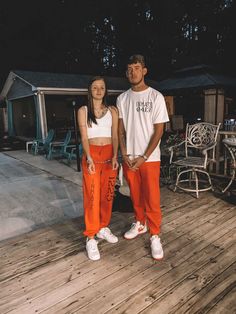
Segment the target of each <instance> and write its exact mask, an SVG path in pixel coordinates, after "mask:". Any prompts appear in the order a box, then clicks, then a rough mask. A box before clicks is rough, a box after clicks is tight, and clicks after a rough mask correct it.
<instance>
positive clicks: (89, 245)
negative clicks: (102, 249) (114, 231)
mask: <svg viewBox="0 0 236 314" xmlns="http://www.w3.org/2000/svg"><path fill="white" fill-rule="evenodd" d="M86 250H87V254H88V258H89V259H91V260H92V261H97V260H99V259H100V253H99V250H98V244H97V241H96V240H95V239H89V238H87V240H86Z"/></svg>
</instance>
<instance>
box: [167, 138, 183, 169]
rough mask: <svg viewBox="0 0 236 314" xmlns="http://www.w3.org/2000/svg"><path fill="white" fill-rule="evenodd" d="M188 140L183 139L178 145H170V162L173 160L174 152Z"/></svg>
mask: <svg viewBox="0 0 236 314" xmlns="http://www.w3.org/2000/svg"><path fill="white" fill-rule="evenodd" d="M185 142H186V141H182V142H180V143H178V144H176V145H172V146H170V147H168V151H169V152H170V164H171V163H172V160H173V156H174V152H175V151H176V150H177V149H178V148H179V147H180V146H182V145H183V144H185Z"/></svg>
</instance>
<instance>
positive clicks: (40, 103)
mask: <svg viewBox="0 0 236 314" xmlns="http://www.w3.org/2000/svg"><path fill="white" fill-rule="evenodd" d="M37 98H38V106H39V116H40V126H41V132H42V138H43V139H45V138H46V136H47V118H46V110H45V99H44V94H43V93H38V94H37Z"/></svg>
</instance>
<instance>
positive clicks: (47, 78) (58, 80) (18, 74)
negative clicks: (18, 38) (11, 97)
mask: <svg viewBox="0 0 236 314" xmlns="http://www.w3.org/2000/svg"><path fill="white" fill-rule="evenodd" d="M93 76H94V75H81V74H67V73H50V72H33V71H22V70H14V71H11V72H10V73H9V75H8V78H7V80H6V82H5V85H4V87H3V89H2V92H1V94H0V96H1V97H2V98H5V97H7V95H8V93H9V91H10V89H11V88H12V85H13V84H14V81H16V80H18V81H19V80H20V81H21V84H22V83H24V84H25V86H28V88H27V89H28V90H29V91H28V92H27V95H30V94H32V95H33V94H34V93H35V92H36V91H39V90H41V91H47V92H49V91H56V90H57V91H61V92H63V91H67V92H68V91H71V92H86V91H87V87H88V83H89V80H90V79H91V78H92V77H93ZM105 79H106V82H107V87H108V92H110V93H120V92H122V91H124V90H127V89H128V88H129V87H130V85H129V83H128V81H127V79H126V78H121V77H111V76H105ZM147 83H148V84H149V85H150V86H152V87H154V88H157V86H158V83H157V82H156V81H153V80H147ZM21 91H22V93H25V91H23V86H22V85H21V86H20V88H18V89H17V97H21V95H20V93H21ZM22 96H24V94H22Z"/></svg>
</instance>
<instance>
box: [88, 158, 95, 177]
mask: <svg viewBox="0 0 236 314" xmlns="http://www.w3.org/2000/svg"><path fill="white" fill-rule="evenodd" d="M87 164H88V166H87V167H88V172H89V174H94V173H95V164H94V162H93V160H92V159H88V160H87Z"/></svg>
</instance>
